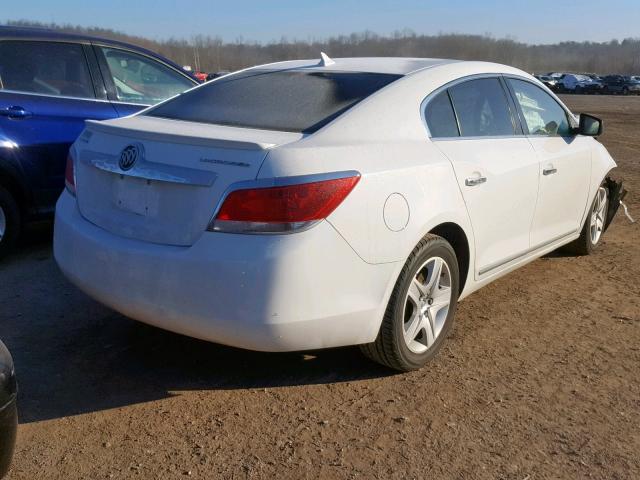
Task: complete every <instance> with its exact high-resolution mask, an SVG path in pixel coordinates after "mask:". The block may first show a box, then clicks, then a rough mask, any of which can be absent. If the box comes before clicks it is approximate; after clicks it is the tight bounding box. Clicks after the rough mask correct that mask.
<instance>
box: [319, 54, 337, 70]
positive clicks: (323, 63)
mask: <svg viewBox="0 0 640 480" xmlns="http://www.w3.org/2000/svg"><path fill="white" fill-rule="evenodd" d="M334 63H336V62H334V61H333V60H331V58H330V57H329V55H327V54H326V53H324V52H320V63H318V66H319V67H328V66H329V65H333V64H334Z"/></svg>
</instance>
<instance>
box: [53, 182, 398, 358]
mask: <svg viewBox="0 0 640 480" xmlns="http://www.w3.org/2000/svg"><path fill="white" fill-rule="evenodd" d="M54 255H55V258H56V260H57V262H58V264H59V266H60V268H61V269H62V271H63V272H64V274H65V275H66V276H67V277H68V278H69V279H70V280H71V281H72V282H73V283H75V284H76V285H77V286H78V287H79V288H81V289H82V290H84V291H85V292H86V293H87V294H89V295H90V296H92V297H93V298H95V299H97V300H98V301H100V302H102V303H104V304H105V305H107V306H110V307H111V308H113V309H115V310H117V311H119V312H121V313H122V314H124V315H126V316H128V317H131V318H133V319H136V320H139V321H142V322H145V323H148V324H151V325H155V326H158V327H160V328H164V329H166V330H171V331H174V332H177V333H181V334H184V335H188V336H192V337H196V338H201V339H204V340H209V341H213V342H217V343H223V344H227V345H232V346H236V347H241V348H247V349H251V350H262V351H292V350H308V349H318V348H327V347H337V346H343V345H352V344H359V343H368V342H371V341H373V340H374V339H375V337H376V335H377V331H378V328H379V325H380V321H381V318H382V314H383V310H384V306H385V304H386V299H387V296H388V290H389V285H390V282H392V278H393V275H394V274H395V271H396V264H381V265H371V264H368V263H366V262H364V261H363V260H362V259H360V257H358V256H357V255H356V253H355V252H354V251H353V250H352V249H351V247H350V246H349V245H348V244H347V242H346V241H345V240H344V239H343V238H342V237H341V236H340V235H339V234H338V233H337V232H336V231H335V230H334V229H333V227H332V226H331V225H330V224H329V223H327V222H321V223H320V224H318V225H317V226H315V227H314V228H312V229H310V230H308V231H305V232H300V233H296V234H293V235H234V234H225V233H212V232H207V233H204V234H203V235H202V236H201V237H200V239H198V240H197V241H196V243H195V244H194V245H192V246H190V247H175V246H167V245H157V244H152V243H147V242H142V241H138V240H132V239H127V238H124V237H120V236H117V235H114V234H111V233H109V232H107V231H106V230H103V229H102V228H99V227H97V226H95V225H93V224H92V223H90V222H88V221H87V220H85V219H84V217H82V216H81V214H80V212H79V210H78V208H77V204H76V201H75V199H74V198H73V197H71V196H70V195H69V194H68V193H67V192H64V193H63V194H62V196H61V197H60V200H59V201H58V204H57V208H56V223H55V233H54Z"/></svg>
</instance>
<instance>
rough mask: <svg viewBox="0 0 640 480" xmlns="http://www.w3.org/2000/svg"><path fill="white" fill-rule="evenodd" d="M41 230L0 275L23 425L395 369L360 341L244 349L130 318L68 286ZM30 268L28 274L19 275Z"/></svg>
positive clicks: (0, 321)
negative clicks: (197, 393) (9, 286)
mask: <svg viewBox="0 0 640 480" xmlns="http://www.w3.org/2000/svg"><path fill="white" fill-rule="evenodd" d="M47 238H50V236H49V233H47V232H45V234H44V237H40V238H35V239H33V238H32V239H28V240H27V241H26V242H24V244H23V246H22V247H20V248H19V249H18V251H17V252H16V253H15V254H14V256H13V257H12V258H9V259H7V265H0V278H2V279H3V280H2V282H3V283H4V281H5V280H4V278H6V277H8V280H9V281H14V282H15V285H13V289H14V290H15V292H16V293H13V292H12V293H10V294H9V293H8V294H7V295H5V296H1V297H0V338H2V340H3V341H4V342H5V343H6V344H7V346H8V347H9V349H10V350H11V352H12V355H13V357H14V362H15V365H16V373H17V376H18V382H19V389H20V393H19V413H20V421H21V423H30V422H35V421H42V420H49V419H55V418H61V417H66V416H70V415H78V414H83V413H90V412H95V411H100V410H104V409H111V408H117V407H122V406H127V405H132V404H136V403H142V402H149V401H154V400H160V399H163V398H168V397H170V396H172V395H175V394H176V393H177V392H179V391H181V390H228V389H252V388H269V387H282V386H295V385H309V384H327V383H336V382H348V381H357V380H362V379H368V378H374V377H383V376H387V375H392V374H394V372H393V371H391V370H389V369H386V368H384V367H382V366H378V365H377V364H375V363H373V362H371V361H369V360H367V359H366V358H365V357H364V356H363V355H362V354H361V353H360V351H359V350H358V349H357V348H339V349H330V350H323V351H317V352H302V353H260V352H250V351H245V350H240V349H235V348H230V347H225V346H221V345H216V344H212V343H209V342H204V341H199V340H196V339H192V338H188V337H184V336H181V335H177V334H173V333H170V332H166V331H163V330H160V329H157V328H154V327H151V326H147V325H144V324H142V323H139V322H135V321H133V320H130V319H127V318H125V317H123V316H122V315H119V314H117V313H115V312H113V311H111V310H109V309H107V308H105V307H102V306H100V305H98V304H97V303H96V302H94V301H93V300H91V299H89V298H88V297H87V296H85V295H84V294H82V293H81V292H79V291H78V290H77V289H76V288H75V287H73V286H71V285H70V284H69V283H68V282H67V281H66V280H65V279H64V278H63V277H62V274H61V273H60V272H59V271H58V268H57V266H56V265H55V262H54V260H53V255H52V253H51V245H50V243H48V241H47ZM25 270H28V273H24V272H25Z"/></svg>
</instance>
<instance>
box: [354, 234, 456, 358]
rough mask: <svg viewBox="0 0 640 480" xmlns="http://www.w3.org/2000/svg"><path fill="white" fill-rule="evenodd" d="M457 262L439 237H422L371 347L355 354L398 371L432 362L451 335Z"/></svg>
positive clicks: (395, 290) (368, 346)
mask: <svg viewBox="0 0 640 480" xmlns="http://www.w3.org/2000/svg"><path fill="white" fill-rule="evenodd" d="M458 289H459V273H458V261H457V259H456V255H455V252H454V251H453V248H452V247H451V245H450V244H449V243H448V242H447V241H446V240H445V239H443V238H442V237H439V236H437V235H427V236H425V237H424V238H423V239H422V240H421V241H420V243H419V244H418V245H417V246H416V248H415V249H414V250H413V252H412V253H411V255H410V256H409V258H408V260H407V262H406V263H405V265H404V267H403V269H402V272H401V273H400V277H399V278H398V280H397V282H396V285H395V287H394V289H393V292H392V294H391V298H390V299H389V304H388V305H387V310H386V312H385V316H384V319H383V321H382V325H381V326H380V331H379V333H378V337H377V338H376V340H375V342H373V343H370V344H367V345H362V346H361V349H362V351H363V352H364V354H365V355H366V356H368V357H369V358H371V359H372V360H374V361H376V362H378V363H381V364H383V365H386V366H388V367H391V368H393V369H396V370H400V371H410V370H416V369H418V368H420V367H422V366H423V365H424V364H425V363H426V362H427V361H429V360H430V359H431V358H433V357H434V356H435V355H436V353H438V350H440V347H441V345H442V342H443V341H444V339H445V338H446V336H447V334H448V333H449V331H450V330H451V327H452V325H453V317H454V315H455V310H456V306H457V303H458Z"/></svg>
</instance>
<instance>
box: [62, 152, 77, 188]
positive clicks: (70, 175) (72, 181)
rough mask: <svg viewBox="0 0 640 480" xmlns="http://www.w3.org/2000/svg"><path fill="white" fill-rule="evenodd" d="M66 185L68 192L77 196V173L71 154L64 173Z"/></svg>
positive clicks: (68, 156)
mask: <svg viewBox="0 0 640 480" xmlns="http://www.w3.org/2000/svg"><path fill="white" fill-rule="evenodd" d="M64 185H65V187H67V191H68V192H69V193H70V194H71V195H74V196H75V194H76V172H75V169H74V165H73V156H71V152H69V154H68V155H67V167H66V168H65V171H64Z"/></svg>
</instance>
